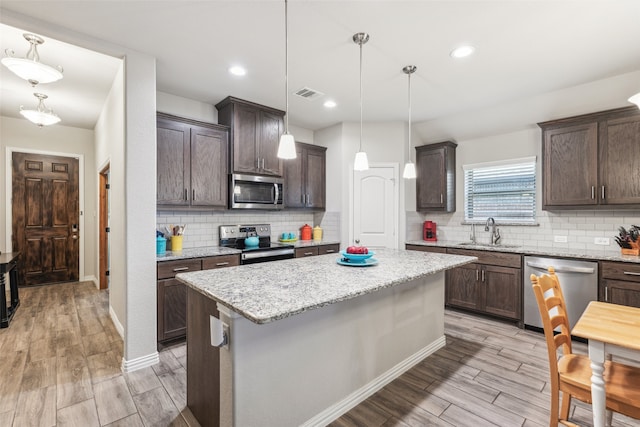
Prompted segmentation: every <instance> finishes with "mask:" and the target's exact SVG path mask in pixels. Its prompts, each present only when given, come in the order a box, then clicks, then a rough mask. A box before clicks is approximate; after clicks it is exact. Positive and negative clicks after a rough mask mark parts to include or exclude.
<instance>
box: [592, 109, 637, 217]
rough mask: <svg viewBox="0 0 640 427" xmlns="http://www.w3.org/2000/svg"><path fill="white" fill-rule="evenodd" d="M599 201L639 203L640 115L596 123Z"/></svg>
mask: <svg viewBox="0 0 640 427" xmlns="http://www.w3.org/2000/svg"><path fill="white" fill-rule="evenodd" d="M599 161H600V189H599V190H600V191H599V192H598V195H599V197H600V198H601V200H600V204H606V205H621V204H640V116H638V115H636V116H633V117H625V118H620V119H612V120H607V121H606V122H603V123H602V124H601V126H600V158H599Z"/></svg>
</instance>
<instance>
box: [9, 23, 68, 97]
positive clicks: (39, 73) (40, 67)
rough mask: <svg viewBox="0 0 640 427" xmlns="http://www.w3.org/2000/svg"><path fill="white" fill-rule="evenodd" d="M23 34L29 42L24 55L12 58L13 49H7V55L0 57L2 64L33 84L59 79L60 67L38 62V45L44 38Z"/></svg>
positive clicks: (60, 76)
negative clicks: (27, 49) (29, 44)
mask: <svg viewBox="0 0 640 427" xmlns="http://www.w3.org/2000/svg"><path fill="white" fill-rule="evenodd" d="M23 36H24V38H25V39H27V41H28V42H29V43H31V47H30V49H29V51H28V52H27V55H26V57H25V58H14V57H13V51H12V50H9V49H7V50H6V51H5V52H6V53H7V55H8V56H7V57H6V58H2V61H1V62H2V65H4V66H5V67H7V68H8V69H9V70H11V72H13V73H14V74H15V75H17V76H18V77H20V78H21V79H24V80H27V81H29V83H31V84H32V85H33V86H35V85H37V84H38V83H51V82H55V81H58V80H60V79H61V78H62V67H57V68H54V67H52V66H50V65H47V64H43V63H42V62H40V55H38V45H40V44H42V43H44V40H43V39H42V38H41V37H39V36H36V35H35V34H24V35H23Z"/></svg>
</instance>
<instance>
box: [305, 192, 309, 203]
mask: <svg viewBox="0 0 640 427" xmlns="http://www.w3.org/2000/svg"><path fill="white" fill-rule="evenodd" d="M305 204H306V205H307V206H309V195H308V194H307V201H306V203H305Z"/></svg>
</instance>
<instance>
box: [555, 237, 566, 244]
mask: <svg viewBox="0 0 640 427" xmlns="http://www.w3.org/2000/svg"><path fill="white" fill-rule="evenodd" d="M553 241H554V242H555V243H567V236H553Z"/></svg>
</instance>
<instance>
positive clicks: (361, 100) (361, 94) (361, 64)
mask: <svg viewBox="0 0 640 427" xmlns="http://www.w3.org/2000/svg"><path fill="white" fill-rule="evenodd" d="M362 43H363V41H362V40H360V150H358V151H362Z"/></svg>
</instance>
